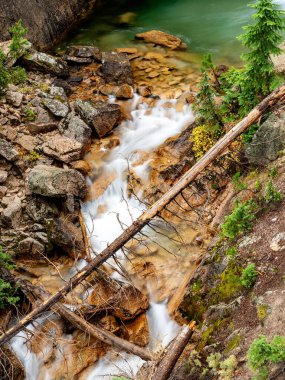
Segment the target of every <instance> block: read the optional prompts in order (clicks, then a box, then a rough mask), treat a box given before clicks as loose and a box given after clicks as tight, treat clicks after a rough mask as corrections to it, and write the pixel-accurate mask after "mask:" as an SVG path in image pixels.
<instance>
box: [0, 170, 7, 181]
mask: <svg viewBox="0 0 285 380" xmlns="http://www.w3.org/2000/svg"><path fill="white" fill-rule="evenodd" d="M7 178H8V173H7V172H6V171H5V170H1V169H0V183H4V182H5V181H6V179H7Z"/></svg>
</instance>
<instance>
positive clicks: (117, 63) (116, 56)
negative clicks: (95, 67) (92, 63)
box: [102, 52, 133, 85]
mask: <svg viewBox="0 0 285 380" xmlns="http://www.w3.org/2000/svg"><path fill="white" fill-rule="evenodd" d="M102 75H103V77H104V79H105V81H106V82H107V83H112V82H114V83H116V84H124V83H128V84H130V85H131V84H133V74H132V68H131V65H130V61H129V58H128V56H127V54H124V53H116V52H103V53H102Z"/></svg>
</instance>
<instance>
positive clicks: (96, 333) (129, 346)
mask: <svg viewBox="0 0 285 380" xmlns="http://www.w3.org/2000/svg"><path fill="white" fill-rule="evenodd" d="M16 283H17V284H20V286H21V289H23V290H24V291H25V293H29V292H30V293H32V295H33V296H35V297H36V299H40V300H41V301H44V300H45V299H46V298H47V297H50V296H51V294H50V292H49V291H47V290H46V289H45V288H44V287H43V286H41V287H39V286H34V285H32V284H30V283H29V282H28V281H24V280H19V281H17V280H16ZM51 310H52V311H54V312H55V313H57V314H58V315H60V316H61V317H62V318H63V319H64V320H66V321H68V322H70V323H71V324H72V325H73V326H75V327H76V328H78V329H79V330H82V331H84V332H85V333H88V334H90V335H91V336H93V337H94V338H96V339H99V340H101V341H102V342H104V343H106V344H108V345H110V346H115V347H117V348H119V349H120V350H123V351H126V352H129V353H131V354H134V355H137V356H139V357H140V358H142V359H143V360H146V361H148V360H154V355H153V353H152V352H151V351H149V350H147V349H145V348H142V347H139V346H137V345H135V344H133V343H130V342H128V341H126V340H124V339H122V338H120V337H118V336H116V335H114V334H112V333H111V332H110V331H106V330H104V329H102V328H100V327H97V326H95V325H93V324H91V323H89V322H87V321H86V320H85V319H83V318H81V317H80V316H79V315H78V314H76V312H73V311H71V310H70V309H69V308H68V307H66V306H64V305H62V304H61V303H56V304H54V305H53V306H52V307H51Z"/></svg>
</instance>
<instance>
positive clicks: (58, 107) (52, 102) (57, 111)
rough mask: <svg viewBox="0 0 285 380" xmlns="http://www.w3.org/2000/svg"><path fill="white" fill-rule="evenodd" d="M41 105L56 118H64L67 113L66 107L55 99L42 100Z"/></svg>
mask: <svg viewBox="0 0 285 380" xmlns="http://www.w3.org/2000/svg"><path fill="white" fill-rule="evenodd" d="M43 104H44V106H45V107H46V108H47V109H48V110H49V111H50V112H51V113H52V114H53V115H55V116H58V117H66V116H67V114H68V112H69V108H68V106H67V105H66V104H64V103H62V102H61V101H59V100H56V99H44V100H43Z"/></svg>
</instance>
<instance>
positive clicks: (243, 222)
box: [221, 200, 257, 239]
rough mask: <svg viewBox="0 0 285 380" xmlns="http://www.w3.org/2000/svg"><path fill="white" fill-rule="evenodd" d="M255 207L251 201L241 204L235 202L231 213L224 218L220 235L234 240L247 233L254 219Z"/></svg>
mask: <svg viewBox="0 0 285 380" xmlns="http://www.w3.org/2000/svg"><path fill="white" fill-rule="evenodd" d="M256 207H257V205H256V203H255V202H254V201H252V200H249V201H245V202H243V203H240V202H237V203H236V205H235V207H234V209H233V211H232V213H231V214H230V215H227V216H226V217H225V221H224V223H223V224H222V226H221V229H222V235H223V236H225V237H227V238H230V239H234V238H236V237H237V236H238V235H239V234H241V233H244V232H246V231H248V230H249V229H250V228H251V227H252V221H253V220H254V219H255V215H254V210H255V209H256Z"/></svg>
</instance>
